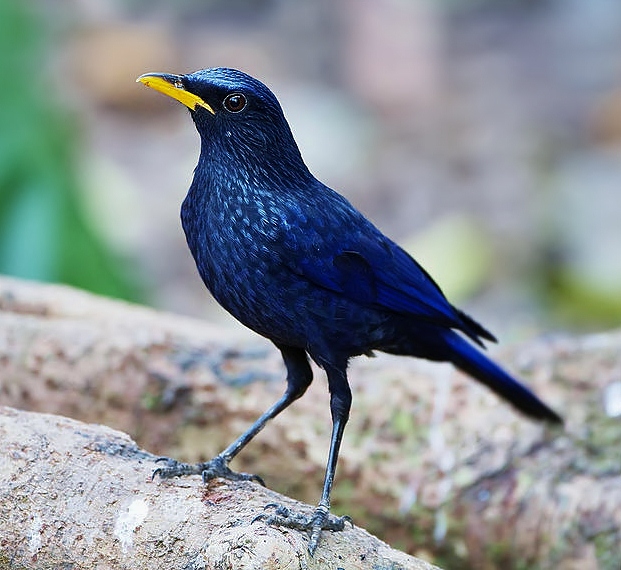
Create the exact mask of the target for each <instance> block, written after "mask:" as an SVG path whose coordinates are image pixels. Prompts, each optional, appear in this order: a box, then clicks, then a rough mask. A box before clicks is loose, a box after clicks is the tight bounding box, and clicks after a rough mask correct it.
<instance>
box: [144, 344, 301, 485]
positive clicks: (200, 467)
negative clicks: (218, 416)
mask: <svg viewBox="0 0 621 570" xmlns="http://www.w3.org/2000/svg"><path fill="white" fill-rule="evenodd" d="M278 348H279V349H280V351H281V353H282V357H283V360H284V361H285V366H286V367H287V390H286V391H285V393H284V394H283V396H282V397H281V398H280V399H279V400H278V401H277V402H276V403H275V404H274V405H272V406H271V407H270V408H269V409H268V410H267V411H266V412H265V413H264V414H262V415H261V417H260V418H259V419H257V420H256V421H255V422H254V423H253V424H252V425H251V426H250V427H249V428H248V429H247V430H246V431H245V432H244V433H243V434H242V435H241V436H240V437H238V438H237V439H236V440H235V441H234V442H233V443H231V445H229V446H228V447H227V448H226V449H225V450H224V451H222V452H221V453H219V454H218V455H216V457H214V458H213V459H211V460H210V461H207V462H204V463H195V464H190V463H181V462H179V461H176V460H175V459H169V458H166V457H164V458H161V459H160V460H161V461H165V462H166V465H165V466H164V467H158V468H157V469H156V470H155V471H154V472H153V477H156V476H158V477H161V478H162V479H170V478H171V477H180V476H184V475H202V477H203V482H205V483H206V482H207V481H209V480H211V479H215V478H216V477H223V478H225V479H231V480H233V481H257V482H259V483H261V484H262V485H264V483H263V480H262V479H261V478H260V477H259V476H257V475H252V474H250V473H237V472H235V471H233V470H232V469H230V468H229V466H228V464H229V462H230V461H231V460H232V459H233V458H234V457H235V456H236V455H237V454H238V453H239V452H240V451H241V450H242V449H243V448H244V447H245V446H246V445H247V444H248V443H249V442H250V440H251V439H252V438H254V436H256V435H257V434H258V433H259V432H260V431H261V430H262V429H263V428H264V427H265V424H267V422H268V421H269V420H271V419H272V418H273V417H275V416H277V415H278V414H279V413H280V412H282V411H283V410H284V409H285V408H287V407H289V406H290V405H291V404H292V403H293V402H294V401H295V400H297V399H298V398H299V397H300V396H302V394H304V392H306V389H307V388H308V386H309V385H310V383H311V381H312V379H313V372H312V370H311V367H310V365H309V363H308V358H307V356H306V353H305V352H304V350H302V349H300V348H294V347H290V346H278Z"/></svg>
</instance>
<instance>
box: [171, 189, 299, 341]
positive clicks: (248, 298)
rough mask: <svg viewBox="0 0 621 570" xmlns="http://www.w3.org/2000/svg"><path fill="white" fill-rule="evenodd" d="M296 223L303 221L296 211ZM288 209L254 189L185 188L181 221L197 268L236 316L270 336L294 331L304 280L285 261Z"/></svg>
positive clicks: (289, 238)
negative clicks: (197, 190) (198, 190)
mask: <svg viewBox="0 0 621 570" xmlns="http://www.w3.org/2000/svg"><path fill="white" fill-rule="evenodd" d="M294 217H295V218H296V223H303V217H302V218H300V217H297V216H294ZM291 218H292V214H291V212H290V211H287V210H286V208H284V207H283V205H282V204H278V203H275V202H274V201H272V200H269V196H262V195H261V194H260V193H257V192H249V191H244V190H243V189H240V190H237V191H236V192H228V193H227V194H226V195H222V194H221V193H217V192H214V193H211V194H206V193H204V192H203V193H193V192H192V191H191V192H190V193H189V194H188V196H187V198H186V200H185V201H184V203H183V206H182V222H183V228H184V231H185V234H186V239H187V241H188V245H189V247H190V250H191V252H192V255H193V256H194V259H195V261H196V265H197V268H198V270H199V273H200V275H201V277H202V279H203V281H204V282H205V284H206V285H207V287H208V288H209V290H210V291H211V293H212V294H213V296H214V297H215V298H216V300H217V301H218V302H219V303H220V304H221V305H222V306H223V307H224V308H225V309H227V310H228V311H229V312H230V313H232V314H233V316H235V317H236V318H237V319H238V320H240V321H241V322H242V323H244V324H246V325H247V326H249V327H250V328H252V329H254V330H255V331H257V332H259V333H261V334H265V335H267V336H270V337H272V336H273V335H274V332H275V330H280V331H282V333H283V336H287V335H288V336H290V335H292V334H296V333H295V329H296V324H295V323H296V313H298V311H301V310H304V307H303V306H302V305H304V304H305V303H306V301H305V300H307V299H308V295H307V294H306V293H307V292H306V291H305V282H303V281H301V280H300V279H299V276H297V275H295V273H294V272H292V271H291V270H290V268H289V267H288V266H287V264H286V260H285V259H284V258H286V256H287V255H290V254H291V253H292V248H293V249H295V243H294V236H295V233H296V230H299V228H294V227H292V226H291V224H292V222H291Z"/></svg>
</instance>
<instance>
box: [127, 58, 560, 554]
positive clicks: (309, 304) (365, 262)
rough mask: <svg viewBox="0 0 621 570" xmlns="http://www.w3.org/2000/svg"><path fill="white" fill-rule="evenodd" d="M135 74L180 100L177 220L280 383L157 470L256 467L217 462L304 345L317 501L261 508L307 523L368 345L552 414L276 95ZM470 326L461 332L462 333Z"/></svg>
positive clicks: (225, 458)
mask: <svg viewBox="0 0 621 570" xmlns="http://www.w3.org/2000/svg"><path fill="white" fill-rule="evenodd" d="M138 81H140V82H141V83H144V84H145V85H147V86H148V87H151V88H153V89H156V90H157V91H160V92H162V93H164V94H166V95H168V96H170V97H172V98H174V99H176V100H178V101H180V102H181V103H183V104H184V105H186V106H187V107H188V108H189V110H190V115H191V117H192V119H193V121H194V124H195V125H196V129H197V130H198V133H199V135H200V139H201V151H200V157H199V160H198V165H197V167H196V170H195V171H194V179H193V181H192V185H191V186H190V190H189V192H188V195H187V197H186V198H185V200H184V202H183V206H182V208H181V220H182V224H183V229H184V231H185V235H186V238H187V242H188V245H189V247H190V250H191V252H192V255H193V256H194V260H195V261H196V266H197V268H198V272H199V273H200V275H201V277H202V279H203V281H204V283H205V285H206V286H207V288H208V289H209V291H211V293H212V295H213V296H214V297H215V298H216V300H217V301H218V302H219V303H220V304H221V305H222V306H223V307H224V308H225V309H226V310H227V311H229V312H230V313H231V314H232V315H233V316H234V317H235V318H237V319H238V320H239V321H241V322H242V323H243V324H244V325H246V326H247V327H249V328H251V329H252V330H254V331H256V332H257V333H259V334H260V335H263V336H264V337H266V338H268V339H270V340H271V341H272V342H273V343H274V344H275V345H276V347H277V348H278V349H279V350H280V352H281V353H282V357H283V360H284V363H285V366H286V369H287V388H286V390H285V393H284V395H283V396H282V397H281V398H280V399H279V400H278V401H277V402H276V403H275V404H274V405H273V406H272V407H271V408H269V409H268V410H267V411H266V412H265V413H264V414H263V415H262V416H261V417H260V418H259V419H258V420H257V421H256V422H255V423H254V424H253V425H252V426H251V427H250V428H249V429H248V430H247V431H246V432H245V433H244V434H242V435H241V436H240V437H239V438H238V439H237V440H236V441H234V442H233V443H232V444H231V445H230V446H229V447H227V448H226V449H225V450H224V451H222V453H220V454H219V455H217V456H216V457H215V458H214V459H212V460H211V461H208V462H205V463H199V464H197V465H190V464H186V463H180V462H177V461H175V460H172V459H166V461H167V463H166V465H165V466H163V467H160V468H159V469H157V470H156V471H155V473H154V475H159V476H160V477H163V478H169V477H176V476H180V475H190V474H202V477H203V480H204V481H208V480H210V479H212V478H214V477H225V478H229V479H234V480H257V481H259V482H261V483H262V481H261V479H260V478H259V477H258V476H256V475H251V474H247V473H236V472H234V471H232V470H231V469H230V468H229V467H228V464H229V462H230V461H231V460H232V459H233V458H234V457H235V456H236V455H237V454H238V453H239V451H241V449H242V448H243V447H244V446H245V445H246V444H247V443H248V442H249V441H250V440H251V439H252V438H253V437H254V436H255V435H256V434H257V433H258V432H259V431H260V430H261V429H262V428H263V427H264V426H265V424H266V423H267V421H268V420H270V419H271V418H273V417H274V416H276V415H277V414H279V413H280V412H281V411H283V410H284V409H285V408H286V407H288V406H289V405H290V404H291V403H292V402H293V401H295V400H296V399H298V398H299V397H300V396H302V394H304V392H305V391H306V389H307V388H308V386H309V385H310V383H311V380H312V377H313V374H312V371H311V367H310V365H309V359H308V357H309V356H310V358H312V359H313V360H314V361H315V362H316V363H317V364H318V365H319V366H320V367H321V368H323V369H324V370H325V372H326V375H327V378H328V387H329V390H330V411H331V415H332V437H331V440H330V450H329V455H328V462H327V466H326V472H325V478H324V484H323V492H322V494H321V500H320V501H319V504H318V506H317V508H316V510H315V511H314V513H313V514H312V515H311V516H305V515H303V514H300V513H294V512H291V511H290V510H288V509H285V508H284V507H276V509H275V511H274V512H273V514H270V515H267V514H263V515H259V517H258V518H264V519H266V520H267V521H268V522H269V523H271V524H279V525H284V526H289V527H291V528H296V529H302V530H306V531H308V532H309V533H310V539H309V546H308V548H309V551H310V552H311V554H312V553H313V552H314V551H315V549H316V547H317V543H318V541H319V538H320V535H321V531H322V530H323V529H329V530H342V529H343V528H344V523H345V521H346V520H348V519H347V517H340V518H337V517H334V516H332V515H330V513H329V510H330V491H331V489H332V482H333V479H334V474H335V470H336V464H337V459H338V454H339V447H340V444H341V440H342V437H343V430H344V428H345V424H346V423H347V420H348V417H349V411H350V406H351V399H352V396H351V390H350V388H349V384H348V381H347V365H348V361H349V359H350V358H351V357H352V356H356V355H361V354H371V353H372V351H374V350H379V351H383V352H388V353H391V354H399V355H407V356H415V357H419V358H426V359H429V360H436V361H448V362H451V363H453V364H454V365H455V366H456V367H457V368H459V369H461V370H463V371H464V372H466V373H467V374H469V375H471V376H472V377H473V378H475V379H476V380H478V381H479V382H482V383H483V384H485V385H486V386H488V387H489V388H490V389H491V390H493V391H494V392H495V393H496V394H498V395H499V396H501V397H502V398H504V399H505V400H507V401H508V402H510V403H511V404H513V406H515V408H517V409H518V410H519V411H521V412H522V413H524V414H526V415H527V416H529V417H531V418H534V419H537V420H547V421H549V422H554V423H560V422H561V421H562V420H561V418H560V417H559V416H558V415H557V414H556V413H555V412H554V411H552V410H551V409H550V408H549V407H548V406H546V404H544V403H543V402H542V401H541V400H540V399H539V398H538V397H537V396H535V394H533V393H532V392H531V391H530V390H529V389H528V388H526V387H525V386H524V385H522V384H521V383H520V382H518V381H517V380H516V379H515V378H513V377H511V376H510V375H509V374H508V373H507V372H505V371H504V370H503V369H502V368H500V367H499V366H498V365H497V364H495V363H494V362H492V361H491V360H490V359H489V358H488V357H487V356H485V355H484V354H483V353H482V352H481V351H480V350H478V349H477V348H476V346H475V345H480V346H483V340H488V341H495V338H494V337H493V335H492V334H491V333H489V332H488V331H487V330H486V329H485V328H483V327H482V326H481V325H480V324H478V323H477V322H476V321H474V320H473V319H472V318H471V317H469V316H468V315H466V314H465V313H464V312H462V311H460V310H459V309H457V308H456V307H454V306H452V305H451V304H450V303H449V302H448V301H447V299H446V297H445V296H444V294H443V293H442V291H441V290H440V288H439V287H438V285H437V284H436V283H435V282H434V281H433V279H432V278H431V277H430V276H429V274H428V273H427V272H426V271H425V270H424V269H423V268H422V267H421V266H420V265H419V264H418V263H417V262H416V261H415V260H414V259H413V258H412V257H411V256H410V255H408V254H407V253H406V252H405V251H404V250H403V249H401V248H400V247H399V246H398V245H397V244H396V243H394V242H393V241H391V240H390V239H389V238H387V237H386V236H384V235H383V234H382V233H381V232H380V231H379V230H378V229H377V228H376V227H375V226H374V225H373V224H371V222H369V221H368V220H367V219H366V218H365V217H364V216H363V215H362V214H361V213H360V212H358V210H356V209H355V208H354V207H353V206H352V205H351V204H350V203H349V202H348V201H347V200H346V199H345V198H344V197H343V196H341V195H340V194H338V193H337V192H335V191H334V190H332V189H330V188H328V187H327V186H325V185H324V184H322V183H321V182H320V181H319V180H317V179H316V178H315V177H314V176H313V175H312V174H311V173H310V172H309V170H308V168H307V167H306V165H305V164H304V161H303V160H302V157H301V155H300V151H299V150H298V147H297V145H296V143H295V140H294V138H293V135H292V133H291V129H290V128H289V125H288V123H287V121H286V119H285V117H284V115H283V112H282V109H281V107H280V104H279V103H278V100H277V99H276V97H275V96H274V94H273V93H272V92H271V91H270V90H269V89H268V88H267V87H266V86H265V85H263V83H261V82H260V81H258V80H256V79H254V78H253V77H250V76H249V75H247V74H245V73H242V72H241V71H237V70H234V69H226V68H213V69H205V70H202V71H197V72H195V73H191V74H189V75H171V74H166V73H147V74H145V75H142V76H141V77H139V78H138ZM468 339H469V340H468Z"/></svg>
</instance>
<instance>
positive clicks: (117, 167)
mask: <svg viewBox="0 0 621 570" xmlns="http://www.w3.org/2000/svg"><path fill="white" fill-rule="evenodd" d="M211 66H230V67H237V68H240V69H242V70H244V71H247V72H249V73H251V74H252V75H254V76H256V77H258V78H260V79H262V80H263V81H264V82H265V83H267V84H268V85H269V86H270V87H272V89H273V90H274V91H275V92H276V94H277V95H278V97H279V98H280V100H281V102H282V105H283V107H284V109H285V113H286V115H287V117H288V118H289V120H290V122H291V124H292V128H293V131H294V133H295V135H296V137H297V140H298V142H299V144H300V146H301V148H302V152H303V154H304V156H305V158H306V161H307V163H308V164H309V166H310V168H311V170H312V171H313V172H314V173H315V174H316V175H317V176H318V177H319V178H321V179H322V180H323V181H324V182H326V183H328V184H329V185H331V186H332V187H334V188H336V189H338V190H339V191H340V192H342V193H343V194H345V195H346V196H347V197H348V198H349V199H350V200H351V201H352V202H353V203H354V204H355V205H356V206H358V207H359V208H360V209H361V210H362V211H363V212H365V213H366V214H367V215H368V216H370V217H371V219H372V220H373V221H374V222H375V223H376V224H377V225H379V226H380V227H381V228H382V229H383V230H384V231H385V232H386V233H387V234H388V235H390V236H391V237H393V238H395V239H396V240H397V241H399V242H400V243H402V244H403V245H404V246H406V248H407V249H408V250H409V251H410V252H411V253H413V254H414V255H415V257H417V259H418V260H419V261H421V262H422V263H423V265H424V266H425V267H426V268H427V269H428V270H429V271H430V272H431V273H432V274H433V275H434V276H435V277H436V278H437V280H438V281H439V283H440V284H441V285H442V286H443V288H444V289H445V291H446V292H447V293H448V295H449V297H450V298H451V300H453V301H454V302H456V303H459V304H461V305H463V306H465V308H467V309H468V310H469V311H471V312H472V313H474V314H475V315H476V316H477V318H480V320H482V321H483V322H485V323H486V324H488V325H489V327H490V328H491V329H492V330H494V331H496V332H498V333H499V334H500V336H501V337H502V338H503V340H507V339H509V340H511V339H520V338H525V337H528V336H533V335H535V334H539V333H541V332H543V331H553V330H559V329H565V330H567V329H569V330H585V329H586V330H588V329H591V330H592V329H603V328H608V327H613V326H615V325H619V324H620V323H621V2H619V0H589V1H588V2H587V1H581V0H539V1H533V0H487V1H486V0H478V1H475V0H470V1H468V0H462V1H459V0H337V1H334V0H317V1H315V2H292V1H286V0H207V1H206V0H179V1H177V2H166V1H164V0H159V1H158V0H125V1H122V0H40V1H38V2H35V1H33V0H0V78H1V80H2V87H1V88H0V272H1V273H6V274H10V275H16V276H21V277H26V278H31V279H37V280H44V281H53V282H63V283H69V284H72V285H76V286H79V287H83V288H86V289H89V290H92V291H95V292H98V293H103V294H106V295H111V296H115V297H120V298H125V299H130V300H133V301H139V302H143V303H147V304H150V305H153V306H155V307H158V308H163V309H167V310H173V311H177V312H181V313H185V314H190V315H194V316H198V317H204V318H209V319H212V320H216V321H219V322H221V323H222V325H223V326H235V323H234V322H233V320H232V319H229V318H228V317H225V316H224V315H223V314H222V312H220V310H219V309H218V308H217V307H216V306H215V303H214V302H213V301H212V300H211V299H210V297H209V296H208V294H207V293H206V292H205V290H204V288H203V286H202V283H201V282H200V280H199V278H198V276H197V274H196V271H195V269H194V265H193V262H192V260H191V258H190V255H189V253H188V251H187V248H186V245H185V241H184V237H183V235H182V231H181V228H180V224H179V218H178V211H179V205H180V202H181V201H182V199H183V197H184V195H185V192H186V189H187V188H188V186H189V183H190V180H191V175H192V170H193V168H194V165H195V162H196V158H197V154H198V137H197V135H196V133H195V131H194V127H193V125H192V123H191V121H190V119H189V117H188V116H187V112H186V111H185V110H184V108H183V107H182V106H181V105H179V104H176V103H175V102H174V101H172V100H170V99H168V98H165V97H163V96H162V95H160V94H157V93H155V92H151V91H150V90H148V89H145V88H144V87H143V86H142V85H139V84H136V83H135V79H136V77H137V76H138V75H139V74H141V73H144V72H146V71H169V72H178V73H183V72H190V71H194V70H196V69H200V68H204V67H211Z"/></svg>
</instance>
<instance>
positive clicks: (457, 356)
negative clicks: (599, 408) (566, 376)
mask: <svg viewBox="0 0 621 570" xmlns="http://www.w3.org/2000/svg"><path fill="white" fill-rule="evenodd" d="M445 340H446V342H447V344H448V345H449V347H450V350H449V355H450V356H449V360H450V361H451V362H452V363H453V364H454V365H455V366H456V367H457V368H459V369H460V370H463V371H464V372H466V373H467V374H469V375H470V376H472V377H473V378H475V379H476V380H479V382H482V383H483V384H485V385H486V386H488V387H489V388H490V389H491V390H493V391H494V392H496V394H498V395H499V396H501V397H502V398H504V399H505V400H507V401H508V402H510V403H511V404H513V405H514V406H515V407H516V408H517V409H518V410H520V411H521V412H522V413H524V414H526V415H527V416H530V417H531V418H535V419H538V420H546V421H549V422H553V423H563V420H562V418H561V417H560V416H559V415H558V414H557V413H556V412H554V411H553V410H552V409H550V408H549V407H548V406H547V405H546V404H544V403H543V402H542V401H541V400H540V399H539V398H538V397H537V396H536V395H535V394H533V392H531V391H530V390H529V389H528V388H527V387H526V386H524V385H523V384H521V383H520V382H519V381H518V380H516V379H515V378H512V377H511V376H510V375H509V374H508V373H507V372H505V371H504V370H503V369H502V368H500V366H498V365H497V364H495V363H494V362H492V361H491V360H490V359H489V358H488V357H487V356H485V354H483V353H482V352H480V351H479V350H477V349H476V348H475V347H474V346H473V345H472V344H470V343H469V342H468V341H467V340H465V339H464V338H463V337H461V336H459V334H457V333H455V332H453V331H450V332H449V333H448V334H447V335H446V336H445Z"/></svg>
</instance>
